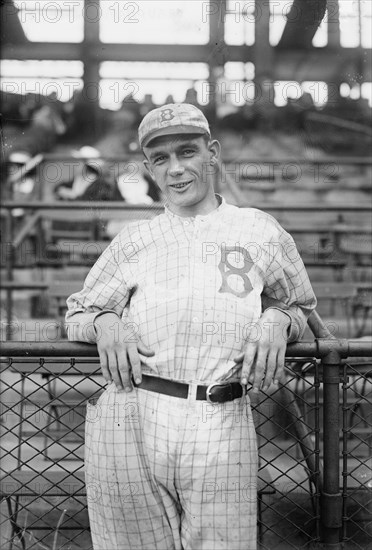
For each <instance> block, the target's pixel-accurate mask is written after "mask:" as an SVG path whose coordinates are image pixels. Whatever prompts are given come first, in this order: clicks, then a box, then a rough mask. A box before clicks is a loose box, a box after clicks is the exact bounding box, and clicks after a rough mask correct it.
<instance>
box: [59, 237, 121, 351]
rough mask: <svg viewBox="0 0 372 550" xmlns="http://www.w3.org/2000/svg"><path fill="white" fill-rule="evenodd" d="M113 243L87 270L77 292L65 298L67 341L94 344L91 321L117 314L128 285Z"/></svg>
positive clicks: (119, 314)
mask: <svg viewBox="0 0 372 550" xmlns="http://www.w3.org/2000/svg"><path fill="white" fill-rule="evenodd" d="M115 250H117V247H114V246H113V244H111V245H110V246H108V247H107V248H106V250H105V251H104V252H103V253H102V255H101V256H100V257H99V258H98V260H97V262H96V263H95V264H94V265H93V267H92V269H91V270H90V272H89V273H88V275H87V277H86V279H85V281H84V287H83V289H82V290H81V291H80V292H76V293H74V294H72V295H71V296H70V297H69V298H68V299H67V308H68V309H67V313H66V318H65V326H66V330H67V336H68V339H69V340H72V341H80V342H88V343H95V341H96V331H95V328H94V320H95V319H96V317H97V316H98V315H101V314H102V313H106V312H109V311H111V312H113V313H116V314H117V315H118V317H121V316H122V314H123V312H124V308H125V306H126V304H127V302H128V298H129V295H130V288H129V286H128V284H127V283H126V282H125V280H124V277H123V275H122V271H121V269H120V266H119V263H118V260H117V258H116V254H115V252H114V251H115Z"/></svg>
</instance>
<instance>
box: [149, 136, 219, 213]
mask: <svg viewBox="0 0 372 550" xmlns="http://www.w3.org/2000/svg"><path fill="white" fill-rule="evenodd" d="M219 152H220V145H219V143H218V141H215V140H214V141H211V142H209V143H208V144H207V143H206V141H205V139H204V138H203V137H202V136H195V135H187V134H179V135H173V136H162V137H159V138H156V139H154V140H153V141H152V142H151V143H150V144H149V146H147V147H144V154H145V156H146V160H145V161H144V164H145V166H146V168H147V169H148V171H149V172H150V174H151V176H152V177H153V178H154V180H155V181H156V183H157V184H158V186H159V187H160V189H161V190H162V192H163V193H164V195H165V197H166V199H167V202H168V206H169V207H170V209H171V210H172V211H173V212H174V213H175V214H178V215H180V216H195V215H197V214H205V213H207V212H208V211H211V210H213V209H214V208H215V207H216V200H215V196H214V190H213V174H214V173H215V170H216V164H217V160H218V157H219Z"/></svg>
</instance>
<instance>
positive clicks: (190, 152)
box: [183, 149, 195, 156]
mask: <svg viewBox="0 0 372 550" xmlns="http://www.w3.org/2000/svg"><path fill="white" fill-rule="evenodd" d="M194 153H195V150H194V149H185V150H184V151H183V154H184V155H186V156H188V155H193V154H194Z"/></svg>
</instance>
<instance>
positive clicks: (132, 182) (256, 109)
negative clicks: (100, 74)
mask: <svg viewBox="0 0 372 550" xmlns="http://www.w3.org/2000/svg"><path fill="white" fill-rule="evenodd" d="M0 93H1V100H2V105H3V115H2V116H3V133H4V143H3V147H2V150H3V159H2V170H3V171H4V170H5V178H3V181H5V182H8V183H7V185H5V186H4V185H2V188H1V195H2V197H4V196H8V197H9V196H13V198H19V197H18V195H20V196H22V195H29V194H30V193H32V191H33V189H34V183H35V155H38V154H40V153H45V152H50V151H55V150H56V147H57V148H61V147H62V148H63V151H64V152H65V153H66V155H69V154H70V155H71V157H75V158H77V159H80V162H78V163H76V167H75V168H74V173H73V174H72V176H71V174H69V176H70V177H69V178H67V179H62V181H60V182H58V184H57V185H56V186H55V187H54V189H53V192H54V195H55V198H56V199H58V200H124V201H126V202H128V203H132V204H133V203H141V204H150V203H151V202H153V201H157V200H159V199H160V195H159V191H158V189H157V187H156V185H155V183H154V182H153V181H152V180H151V178H150V176H149V175H148V174H147V173H146V172H145V171H144V170H143V168H142V162H140V161H138V157H137V160H134V161H133V162H135V163H136V164H135V166H136V169H135V170H134V172H135V173H134V174H133V163H130V164H131V165H129V167H128V165H125V163H124V164H123V163H122V164H119V166H121V169H120V170H119V171H118V170H113V163H114V162H115V161H116V166H118V164H117V163H118V161H120V159H128V158H131V157H132V158H133V159H135V158H136V155H137V154H138V153H139V152H140V151H139V146H138V141H137V128H138V125H139V123H140V121H141V120H142V118H143V117H144V116H145V115H146V113H148V112H149V111H150V110H151V109H153V108H155V107H158V106H159V105H156V104H155V103H154V101H153V98H152V96H151V94H148V95H145V97H144V99H143V101H141V102H140V101H137V100H136V98H135V97H133V96H132V95H128V96H127V97H125V98H124V100H123V101H122V103H121V105H120V108H119V109H118V110H117V111H110V110H107V109H106V110H105V109H101V108H97V109H96V111H95V113H94V123H93V122H92V111H91V109H92V106H91V105H89V104H87V102H86V101H85V100H84V98H83V94H82V92H81V91H77V92H75V93H74V95H73V97H72V98H71V99H70V101H68V102H61V101H59V100H58V98H57V97H56V96H55V95H53V94H51V95H50V96H40V95H37V94H27V96H21V95H17V94H10V93H6V92H0ZM184 101H185V102H187V103H192V104H194V105H196V106H197V107H199V108H200V109H201V110H202V111H203V112H204V114H205V115H206V116H207V118H208V119H209V121H210V124H211V128H212V132H213V134H214V135H215V136H217V137H218V136H219V135H220V134H221V133H224V132H225V133H226V132H229V133H235V134H237V135H239V136H241V137H242V139H245V140H246V141H248V142H249V136H250V135H252V133H254V132H258V133H260V132H261V133H263V134H265V135H267V134H270V133H273V134H275V133H278V132H281V133H283V132H284V133H289V134H291V133H294V134H297V135H299V134H301V133H302V134H305V133H306V135H307V136H308V137H309V139H311V141H312V143H315V142H317V144H318V146H319V147H320V148H322V146H323V145H324V144H325V143H326V146H327V152H330V153H335V154H337V153H342V154H344V153H345V151H347V154H349V155H353V154H357V155H359V156H360V155H363V154H369V151H370V145H371V131H370V130H366V131H364V128H365V127H367V126H366V124H368V120H370V118H371V109H370V107H369V105H368V102H367V101H366V100H364V99H357V100H352V99H349V98H347V99H346V98H341V97H340V98H338V99H337V101H333V102H332V103H329V104H327V105H326V106H325V107H323V108H322V109H321V110H319V109H318V108H317V107H316V106H315V105H314V102H313V99H312V96H311V95H310V94H308V93H304V94H303V95H302V96H301V97H300V98H298V99H289V100H288V103H287V104H286V105H285V106H283V107H278V106H276V105H275V104H274V103H273V101H272V100H269V99H268V98H265V97H262V98H260V100H257V101H256V102H254V103H246V104H245V105H243V106H239V107H238V106H235V105H232V104H231V103H229V102H228V101H225V102H221V101H220V102H219V103H218V102H217V104H215V105H214V106H213V111H212V104H209V105H206V106H205V105H200V104H199V102H198V96H197V93H196V91H195V89H194V88H190V89H188V90H187V91H186V93H185V98H184ZM173 102H174V98H173V97H172V96H171V95H169V96H168V97H167V98H166V100H165V102H164V104H166V103H173ZM335 130H336V131H335ZM355 132H357V134H358V139H354V138H355ZM71 146H72V147H71ZM353 148H356V150H355V151H354V150H353ZM103 159H111V161H110V160H103ZM15 174H22V177H18V178H17V176H15Z"/></svg>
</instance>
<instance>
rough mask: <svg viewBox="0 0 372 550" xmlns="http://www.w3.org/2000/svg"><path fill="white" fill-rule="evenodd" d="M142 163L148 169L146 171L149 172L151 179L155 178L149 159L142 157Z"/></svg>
mask: <svg viewBox="0 0 372 550" xmlns="http://www.w3.org/2000/svg"><path fill="white" fill-rule="evenodd" d="M143 164H144V166H145V168H146V170H147V171H148V173H149V174H150V176H151V177H152V179H153V180H155V178H154V172H153V171H152V169H151V164H150V161H149V160H147V159H144V160H143Z"/></svg>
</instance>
